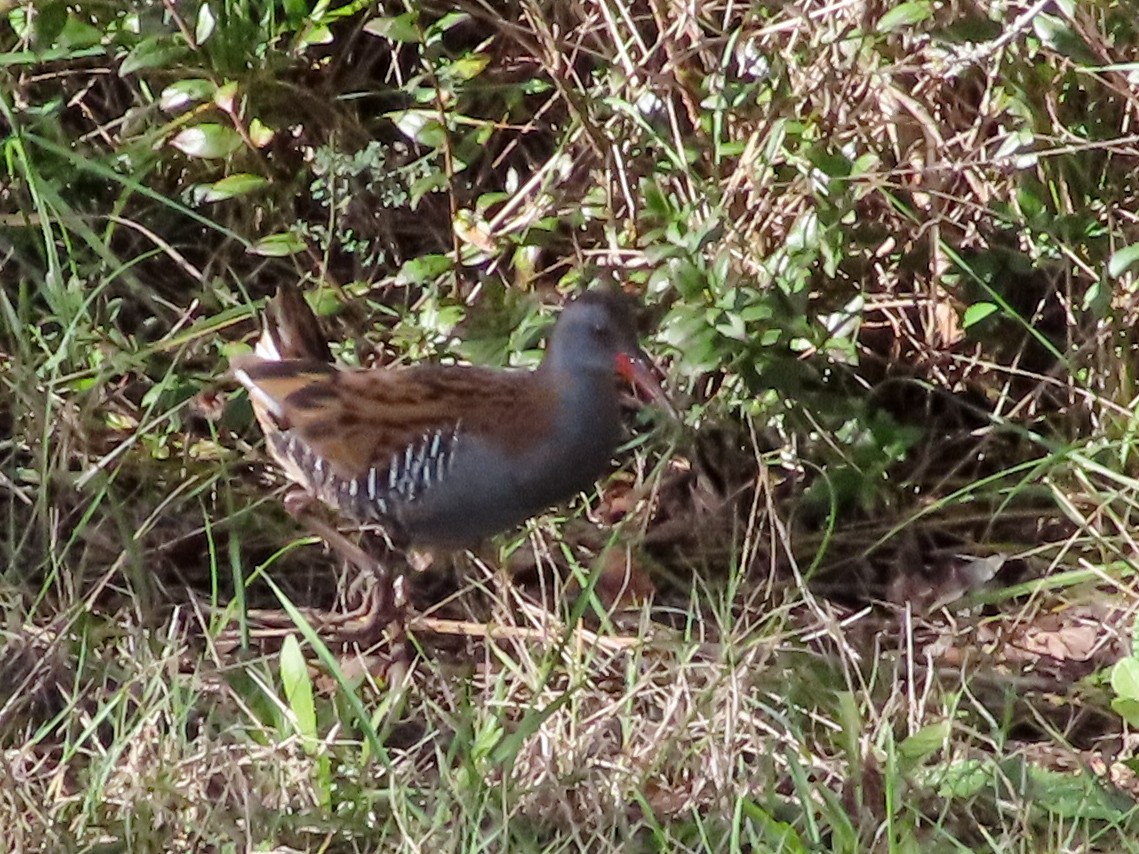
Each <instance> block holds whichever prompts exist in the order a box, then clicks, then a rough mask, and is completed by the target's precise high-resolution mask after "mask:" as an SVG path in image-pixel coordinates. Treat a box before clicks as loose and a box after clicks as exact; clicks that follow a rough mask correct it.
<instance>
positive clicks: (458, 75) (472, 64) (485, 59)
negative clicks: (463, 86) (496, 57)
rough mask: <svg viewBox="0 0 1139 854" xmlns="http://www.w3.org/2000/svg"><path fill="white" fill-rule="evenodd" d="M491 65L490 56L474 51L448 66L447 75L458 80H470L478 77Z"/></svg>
mask: <svg viewBox="0 0 1139 854" xmlns="http://www.w3.org/2000/svg"><path fill="white" fill-rule="evenodd" d="M488 65H490V57H489V56H487V55H486V54H485V53H472V54H470V55H469V56H464V57H463V58H462V59H456V60H455V61H454V62H452V63H451V64H450V65H448V66H447V76H448V77H451V78H453V79H456V80H470V79H471V78H473V77H478V76H479V75H480V74H482V72H483V70H484V69H485V68H486V67H487V66H488Z"/></svg>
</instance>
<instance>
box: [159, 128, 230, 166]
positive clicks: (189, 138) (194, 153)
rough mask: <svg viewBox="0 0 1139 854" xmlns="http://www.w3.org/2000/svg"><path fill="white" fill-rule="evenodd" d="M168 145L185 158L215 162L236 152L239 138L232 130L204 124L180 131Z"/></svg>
mask: <svg viewBox="0 0 1139 854" xmlns="http://www.w3.org/2000/svg"><path fill="white" fill-rule="evenodd" d="M170 144H171V145H172V146H174V147H175V148H177V149H178V150H179V151H181V152H182V153H183V154H185V155H186V156H187V157H200V158H202V159H204V160H217V159H220V158H222V157H228V156H229V155H231V154H233V152H235V151H237V149H238V148H240V147H241V137H240V136H239V135H238V133H237V131H235V130H234V129H233V128H229V127H226V126H225V125H219V124H215V123H213V122H204V123H203V124H200V125H194V126H193V127H189V128H186V129H185V130H183V131H181V132H180V133H179V134H178V135H177V136H176V137H174V138H173V139H172V140H170Z"/></svg>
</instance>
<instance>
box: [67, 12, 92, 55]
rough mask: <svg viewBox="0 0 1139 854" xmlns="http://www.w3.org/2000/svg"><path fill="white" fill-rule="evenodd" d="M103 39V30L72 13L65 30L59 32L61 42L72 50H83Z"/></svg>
mask: <svg viewBox="0 0 1139 854" xmlns="http://www.w3.org/2000/svg"><path fill="white" fill-rule="evenodd" d="M102 41H103V33H102V31H101V30H99V29H98V28H96V27H93V26H91V25H90V24H89V23H87V22H86V21H84V20H81V19H79V18H77V17H76V16H75V15H70V16H69V17H68V18H67V23H66V24H65V25H64V27H63V32H62V33H60V34H59V43H60V44H61V45H62V46H63V47H66V48H70V49H71V50H82V49H83V48H87V47H94V46H95V45H97V44H99V43H101V42H102Z"/></svg>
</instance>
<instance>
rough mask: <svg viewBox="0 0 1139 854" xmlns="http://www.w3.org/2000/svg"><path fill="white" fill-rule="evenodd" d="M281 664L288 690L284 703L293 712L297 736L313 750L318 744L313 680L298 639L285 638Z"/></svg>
mask: <svg viewBox="0 0 1139 854" xmlns="http://www.w3.org/2000/svg"><path fill="white" fill-rule="evenodd" d="M278 660H279V662H280V668H281V684H282V685H283V686H284V688H285V699H286V700H287V701H288V703H289V708H290V709H291V710H292V713H293V719H294V720H295V721H296V725H297V732H298V733H299V734H300V735H301V737H302V738H303V739H304V742H305V748H306V749H307V750H311V749H312V747H314V746H315V744H314V743H315V741H316V704H315V703H314V702H313V695H312V679H310V678H309V675H308V665H307V664H306V663H305V657H304V654H303V653H302V652H301V645H300V644H299V643H297V638H296V636H295V635H291V634H290V635H286V636H285V642H284V643H283V644H281V653H280V656H279V659H278Z"/></svg>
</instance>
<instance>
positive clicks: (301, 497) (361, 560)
mask: <svg viewBox="0 0 1139 854" xmlns="http://www.w3.org/2000/svg"><path fill="white" fill-rule="evenodd" d="M313 502H314V499H313V497H312V496H311V495H310V494H309V493H308V492H306V491H305V490H304V489H301V488H299V487H298V488H294V489H290V490H289V491H288V492H287V493H286V494H285V499H284V505H285V510H286V511H287V512H288V514H289V515H290V516H292V517H293V518H294V519H296V520H297V521H298V522H300V523H301V524H302V525H304V526H305V528H307V529H308V531H309V532H310V533H311V534H313V535H314V536H316V537H319V538H320V539H321V540H323V541H324V542H325V544H326V545H327V546H328V547H329V548H330V549H332V550H333V551H334V552H336V553H337V554H338V555H340V557H342V558H343V559H344V560H346V561H347V562H348V563H349V564H351V565H352V566H354V567H356V568H357V569H358V570H359V571H360V573H361V574H360V575H358V576H357V580H356V581H353V582H352V584H351V585H350V589H352V590H358V589H359V587H360V586H361V585H363V584H367V582H369V581H371V582H373V583H372V585H371V588H370V589H368V590H366V591H365V592H364V594H363V599H364V604H363V605H362V607H361V608H359V609H357V610H356V611H353V612H351V613H348V614H345V615H343V620H342V624H340V625H336V626H333V625H332V624H331V621H330V622H329V623H328V624H327V625H328V627H329V628H332V629H333V630H334V631H333V633H334V634H335V635H336V638H337V640H348V641H352V640H355V639H357V638H365V637H368V636H369V635H371V636H378V635H379V633H380V632H382V631H383V628H384V627H385V626H386V625H388V624H389V623H393V622H395V623H402V622H403V609H404V607H405V605H406V601H405V594H404V585H403V584H402V583H400V582H402V579H399V580H398V581H396V582H393V580H392V577H391V575H390V574H389V573H388V571H387V570H386V569H385V568H384V566H383V564H382V563H380V561H379V560H377V559H376V558H374V557H372V556H371V555H370V554H368V553H367V552H366V551H364V550H363V549H362V548H360V547H359V546H358V545H356V544H355V543H353V542H352V541H351V540H349V539H348V538H347V537H346V536H344V535H343V534H342V533H340V532H339V531H338V530H336V528H334V527H333V526H332V525H330V524H328V523H327V522H325V521H324V520H323V519H321V518H320V517H319V516H317V515H316V514H315V513H313V512H312V511H311V507H312V504H313ZM361 621H362V622H363V625H361V626H359V627H357V626H356V624H357V623H359V622H361Z"/></svg>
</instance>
